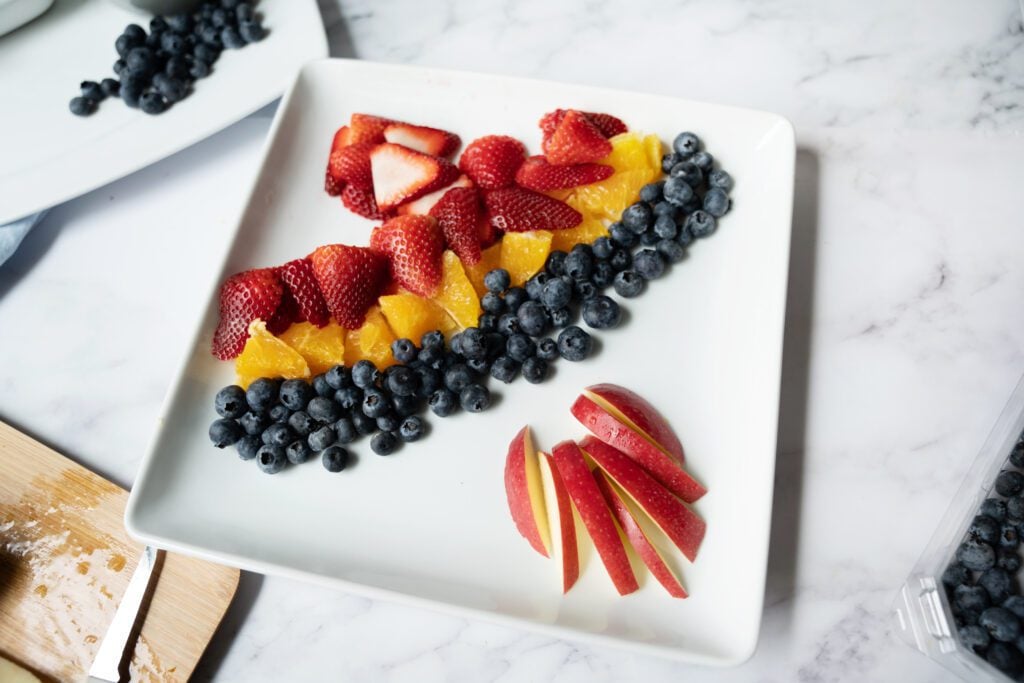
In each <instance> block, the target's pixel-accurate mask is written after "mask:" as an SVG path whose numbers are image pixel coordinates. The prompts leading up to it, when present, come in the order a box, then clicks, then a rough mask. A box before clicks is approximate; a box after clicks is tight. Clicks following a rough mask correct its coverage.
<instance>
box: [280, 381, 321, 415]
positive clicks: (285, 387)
mask: <svg viewBox="0 0 1024 683" xmlns="http://www.w3.org/2000/svg"><path fill="white" fill-rule="evenodd" d="M278 396H279V398H280V399H281V403H283V404H284V405H285V406H287V407H288V408H289V409H291V410H303V409H305V407H306V404H307V403H309V401H310V399H312V398H313V397H314V396H316V392H315V391H313V387H312V386H311V385H310V384H309V383H308V382H306V381H304V380H301V379H287V380H285V381H284V382H282V383H281V390H280V392H278Z"/></svg>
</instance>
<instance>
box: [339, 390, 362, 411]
mask: <svg viewBox="0 0 1024 683" xmlns="http://www.w3.org/2000/svg"><path fill="white" fill-rule="evenodd" d="M333 398H334V402H335V403H337V404H338V405H339V406H341V408H342V410H352V409H353V408H355V407H356V406H361V405H362V404H363V390H362V389H360V388H359V387H356V386H347V387H344V388H341V389H338V390H337V391H336V392H334V396H333Z"/></svg>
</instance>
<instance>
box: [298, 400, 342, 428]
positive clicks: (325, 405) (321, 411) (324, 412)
mask: <svg viewBox="0 0 1024 683" xmlns="http://www.w3.org/2000/svg"><path fill="white" fill-rule="evenodd" d="M306 412H307V413H309V416H310V417H311V418H313V419H314V420H316V421H317V422H323V423H329V422H335V421H336V420H337V419H338V418H339V417H341V412H342V407H341V406H340V405H338V403H337V402H336V401H334V400H333V399H330V398H326V397H324V396H314V397H313V398H311V399H310V400H309V403H308V404H307V405H306Z"/></svg>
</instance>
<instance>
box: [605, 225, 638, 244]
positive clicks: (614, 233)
mask: <svg viewBox="0 0 1024 683" xmlns="http://www.w3.org/2000/svg"><path fill="white" fill-rule="evenodd" d="M608 234H609V235H610V236H611V240H612V242H613V243H615V244H617V245H619V246H620V247H623V248H625V249H630V248H632V247H634V246H636V243H637V241H638V237H637V236H636V235H635V234H634V233H633V232H632V231H631V230H630V229H629V228H627V227H626V226H624V225H622V224H621V223H615V224H614V225H612V226H611V227H610V228H608Z"/></svg>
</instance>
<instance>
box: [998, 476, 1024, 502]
mask: <svg viewBox="0 0 1024 683" xmlns="http://www.w3.org/2000/svg"><path fill="white" fill-rule="evenodd" d="M1022 490H1024V475H1022V474H1021V473H1020V472H1014V471H1013V470H1006V471H1005V472H1000V473H999V476H998V477H996V493H998V494H999V495H1001V496H1005V497H1007V498H1009V497H1010V496H1016V495H1017V494H1018V493H1020V492H1021V491H1022Z"/></svg>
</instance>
